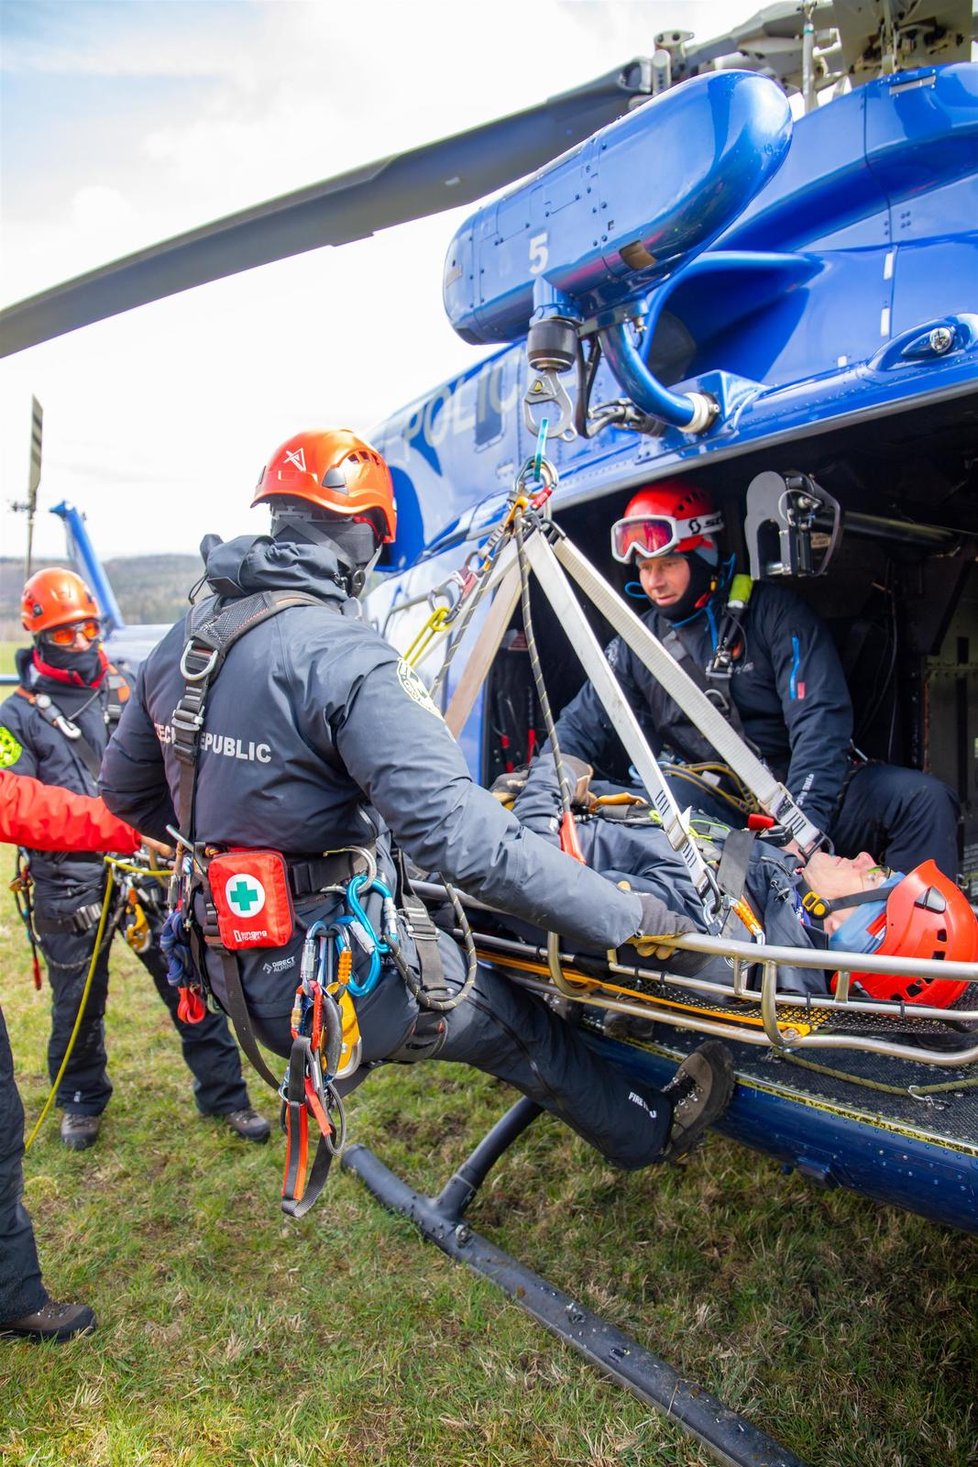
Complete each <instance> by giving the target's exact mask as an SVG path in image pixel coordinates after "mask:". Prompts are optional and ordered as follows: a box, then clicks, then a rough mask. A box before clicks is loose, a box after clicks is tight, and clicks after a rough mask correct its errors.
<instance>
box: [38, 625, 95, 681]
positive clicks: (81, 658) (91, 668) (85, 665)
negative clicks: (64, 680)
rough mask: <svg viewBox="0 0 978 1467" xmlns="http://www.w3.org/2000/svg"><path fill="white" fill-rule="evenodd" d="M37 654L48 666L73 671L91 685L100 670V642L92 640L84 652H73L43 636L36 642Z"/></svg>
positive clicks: (63, 670)
mask: <svg viewBox="0 0 978 1467" xmlns="http://www.w3.org/2000/svg"><path fill="white" fill-rule="evenodd" d="M35 645H36V647H37V655H38V656H39V657H40V659H41V661H42V662H46V663H47V664H48V666H49V667H56V668H57V669H58V671H59V672H74V673H77V675H78V676H79V677H80V678H81V680H82V682H83V683H88V684H89V685H92V684H93V683H94V682H95V681H96V679H97V678H98V677H99V675H100V673H101V672H102V654H101V644H100V643H99V642H93V643H92V645H91V646H90V647H88V648H86V650H85V651H84V652H73V651H72V649H71V648H70V647H53V646H52V645H51V644H50V642H47V641H45V639H44V637H40V638H38V640H37V642H36V644H35Z"/></svg>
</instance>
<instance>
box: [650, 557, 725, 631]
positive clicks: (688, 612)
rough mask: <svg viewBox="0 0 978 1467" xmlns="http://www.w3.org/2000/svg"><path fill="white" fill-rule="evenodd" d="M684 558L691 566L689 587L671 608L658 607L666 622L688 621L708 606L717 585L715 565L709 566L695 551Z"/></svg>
mask: <svg viewBox="0 0 978 1467" xmlns="http://www.w3.org/2000/svg"><path fill="white" fill-rule="evenodd" d="M684 558H685V561H686V564H687V565H688V566H689V585H688V586H687V587H686V590H685V592H684V593H683V595H682V596H680V598H679V600H678V601H675V602H673V604H672V605H671V606H657V607H656V610H657V611H658V613H659V615H660V616H664V617H665V619H666V621H686V620H687V619H688V618H689V617H691V616H692V615H693V613H694V612H696V611H698V610H699V609H700V607H701V606H705V605H706V603H707V601H708V600H709V599H710V594H711V592H712V591H713V589H714V587H715V584H716V579H717V574H718V572H717V568H716V566H715V565H707V563H706V561H705V560H704V559H703V557H702V556H701V555H697V553H696V551H695V550H692V551H689V552H688V553H687V554H686V555H685V557H684Z"/></svg>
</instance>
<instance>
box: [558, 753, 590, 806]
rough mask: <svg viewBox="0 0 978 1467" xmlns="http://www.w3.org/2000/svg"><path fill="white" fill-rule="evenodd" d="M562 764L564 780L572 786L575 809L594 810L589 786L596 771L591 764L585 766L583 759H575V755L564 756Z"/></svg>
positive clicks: (571, 792)
mask: <svg viewBox="0 0 978 1467" xmlns="http://www.w3.org/2000/svg"><path fill="white" fill-rule="evenodd" d="M560 762H561V765H562V767H563V771H564V778H565V779H566V781H567V783H568V785H569V786H570V796H571V804H572V805H573V807H574V808H575V809H584V810H590V809H592V808H593V806H594V803H595V801H594V796H593V795H592V793H591V791H590V788H589V786H590V784H591V776H592V775H593V774H594V770H593V769H592V768H591V766H590V764H585V762H584V760H583V759H575V758H574V755H573V754H564V755H563V757H562V759H561V761H560Z"/></svg>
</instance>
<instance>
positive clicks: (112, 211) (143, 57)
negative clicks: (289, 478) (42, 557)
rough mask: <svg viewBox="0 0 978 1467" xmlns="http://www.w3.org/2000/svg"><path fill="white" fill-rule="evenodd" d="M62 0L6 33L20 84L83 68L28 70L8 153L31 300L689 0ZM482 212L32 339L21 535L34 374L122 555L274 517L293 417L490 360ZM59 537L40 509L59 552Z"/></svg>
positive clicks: (21, 406) (348, 414) (573, 69)
mask: <svg viewBox="0 0 978 1467" xmlns="http://www.w3.org/2000/svg"><path fill="white" fill-rule="evenodd" d="M41 9H42V10H45V11H46V12H47V14H48V15H49V16H50V17H51V18H52V20H58V21H63V22H64V24H63V25H55V24H52V25H50V26H49V27H48V30H47V33H46V34H41V35H38V34H37V33H36V32H35V33H34V35H33V36H32V38H31V39H30V40H29V41H20V42H18V43H17V44H16V45H14V46H13V47H11V45H10V44H7V45H6V46H5V60H4V66H5V69H6V71H7V74H8V80H9V78H10V77H14V78H16V77H17V74H18V73H17V68H21V74H20V81H21V82H23V81H24V76H23V71H22V69H23V68H24V67H26V66H28V65H30V66H31V67H34V68H37V69H39V70H41V71H43V72H45V73H46V74H48V75H49V76H50V75H51V74H52V73H54V72H60V73H61V74H62V75H63V77H64V84H63V88H62V92H63V99H62V106H61V108H60V109H59V110H53V111H52V110H51V104H50V91H51V90H52V89H51V87H50V86H48V88H47V89H45V88H44V87H37V88H35V87H30V86H27V85H20V86H17V87H16V98H17V107H16V111H15V112H14V113H13V118H12V120H13V125H14V129H15V134H16V135H15V136H14V137H13V140H12V141H10V142H8V144H7V146H6V148H5V153H4V156H3V159H2V160H0V161H2V166H3V174H4V177H3V182H4V193H5V200H4V221H3V222H4V256H5V272H4V273H5V278H6V281H7V288H8V290H9V291H10V293H11V296H12V297H13V298H17V297H19V296H21V295H23V294H26V293H28V292H30V291H33V290H37V289H40V288H42V287H43V286H46V285H49V284H51V283H54V282H56V281H57V280H59V279H64V278H67V277H70V276H72V275H74V274H77V273H79V272H80V271H81V270H84V269H87V268H91V267H92V266H93V265H96V264H99V263H102V262H104V261H106V260H109V259H112V258H115V257H117V256H119V255H120V254H124V253H127V252H129V251H130V250H133V249H135V248H138V247H141V246H142V245H144V244H147V243H150V242H152V241H154V240H156V239H161V238H166V237H169V236H170V235H172V234H174V233H178V232H180V231H181V230H184V229H186V228H190V227H192V226H194V225H196V224H200V223H203V222H205V221H207V220H209V219H213V218H215V217H218V216H220V215H221V214H223V213H226V212H229V211H232V210H234V209H237V208H241V207H244V206H246V205H248V204H251V203H254V202H256V201H257V200H259V199H262V198H265V197H270V196H274V195H277V194H280V193H282V192H285V191H288V190H291V189H293V188H297V187H301V186H304V185H306V184H309V183H311V182H314V181H316V180H318V179H320V178H322V177H325V176H329V175H331V174H333V173H335V172H338V171H342V170H345V169H347V168H350V167H352V166H354V165H356V164H359V163H362V162H365V161H367V160H370V159H373V158H376V157H381V156H384V155H386V154H388V153H390V152H392V151H399V150H401V149H404V148H407V147H410V146H413V145H415V144H418V143H420V142H423V141H426V140H428V139H431V138H435V137H438V136H443V135H445V134H446V133H449V132H453V131H457V130H460V129H462V128H465V127H469V126H473V125H475V124H477V123H480V122H483V121H486V120H488V119H490V118H491V117H493V116H496V115H499V114H501V113H503V112H508V111H513V110H517V109H519V108H521V107H523V106H527V105H530V104H532V103H533V102H534V101H536V100H538V99H539V98H540V97H541V96H544V95H552V94H554V93H556V92H559V91H563V90H566V89H567V88H569V87H571V86H574V85H577V84H579V83H581V82H583V81H585V80H587V79H588V78H590V77H592V76H595V75H598V74H600V73H601V72H603V71H606V70H609V69H610V68H611V67H612V66H613V65H615V64H617V63H619V62H621V61H624V60H626V59H628V58H630V57H631V56H632V55H635V54H637V53H640V52H646V53H647V52H649V51H651V49H652V44H653V35H654V32H655V31H656V30H658V29H661V28H662V27H663V26H665V25H667V24H670V23H675V18H676V14H677V11H682V12H683V13H688V12H689V10H690V7H689V6H685V7H683V6H681V5H678V6H671V5H651V4H644V3H636V4H621V3H606V4H600V5H595V4H591V3H570V4H568V3H564V4H560V3H556V0H534V3H533V5H532V6H531V5H527V4H525V3H516V0H496V3H495V4H494V5H493V6H476V5H474V4H469V5H459V4H457V3H444V4H438V3H432V0H417V3H415V4H413V5H395V4H392V3H391V4H380V3H361V4H357V5H355V6H348V5H343V6H341V5H339V4H317V3H307V0H274V3H262V4H257V3H255V4H252V3H240V4H231V5H228V4H219V5H212V4H210V3H194V4H192V5H189V6H187V5H184V4H183V3H180V0H177V3H156V0H143V3H142V4H140V5H113V6H111V7H108V10H109V11H110V13H111V17H112V19H113V21H114V23H113V24H112V25H106V23H105V19H104V15H105V10H106V7H103V6H99V5H94V6H90V5H88V4H87V3H72V0H67V3H64V0H57V3H55V4H53V5H48V6H46V7H41ZM697 10H698V11H699V13H700V16H699V18H698V21H697V25H696V27H695V28H697V29H699V30H700V33H701V34H703V35H707V34H715V33H716V32H717V30H718V29H719V28H720V27H721V26H722V24H723V23H724V21H723V17H724V15H725V14H726V7H725V6H724V5H722V4H720V3H711V4H710V5H708V6H700V7H697ZM706 12H710V13H711V14H712V16H713V24H712V25H711V24H710V23H709V16H708V15H707V14H706ZM86 17H87V18H88V19H89V21H90V28H89V30H88V31H87V32H86V31H85V27H84V24H83V22H84V21H85V19H86ZM700 19H702V24H700V23H699V20H700ZM688 28H690V29H693V28H694V26H692V25H689V26H688ZM59 31H65V33H66V34H67V35H68V36H69V39H70V44H68V43H63V42H62V40H60V39H58V35H59ZM79 78H81V82H80V83H79ZM187 78H189V80H187ZM86 79H87V80H86ZM69 83H70V85H69ZM76 84H78V85H76ZM12 105H13V104H11V106H12ZM116 108H118V109H119V115H118V117H117V116H116V110H115V109H116ZM74 109H77V110H74ZM107 117H108V118H109V119H110V122H107V121H106V118H107ZM110 123H111V125H110ZM8 131H9V129H8ZM28 162H29V164H30V167H29V169H28V168H27V164H28ZM28 173H29V175H30V176H29V177H28V176H27V175H28ZM466 212H467V210H462V211H456V213H455V214H454V215H451V214H446V215H442V216H441V217H440V218H435V219H428V220H422V221H419V222H417V223H415V224H411V225H406V226H401V227H400V228H398V229H397V230H393V231H388V232H385V233H384V234H382V235H379V236H377V237H376V238H374V239H371V240H365V241H362V242H359V243H357V244H355V245H351V246H346V247H344V248H343V249H326V250H319V251H316V252H314V253H313V254H309V255H305V256H301V257H297V258H296V259H294V260H291V261H283V262H281V263H280V264H276V265H271V266H266V267H265V268H263V269H262V270H259V271H252V272H249V273H248V274H246V275H242V276H238V277H235V278H231V279H228V280H225V281H222V282H218V283H216V284H214V285H211V286H205V287H201V288H200V289H198V290H194V291H190V292H187V293H186V294H184V295H182V296H177V297H173V298H172V299H170V300H169V301H163V302H159V303H157V304H155V305H152V306H148V307H144V308H143V309H142V310H139V311H136V312H132V313H129V314H128V315H126V316H121V317H116V318H114V319H112V320H109V321H105V322H102V323H100V324H98V325H96V326H93V327H89V328H86V329H84V330H82V331H78V332H75V333H73V334H71V335H69V336H66V337H63V338H61V339H60V340H57V341H52V342H49V343H46V344H45V345H43V346H39V347H36V348H34V349H32V350H31V351H28V352H24V353H21V354H20V355H19V356H17V357H14V358H9V359H8V360H7V361H6V362H5V363H3V364H2V365H0V472H2V482H3V489H2V492H0V499H2V501H3V510H4V515H3V538H4V548H5V553H16V551H17V550H19V547H20V544H21V542H22V535H23V530H22V526H21V525H20V524H19V523H18V522H17V521H16V520H15V519H14V518H13V517H12V516H11V515H10V514H9V513H8V512H7V511H6V504H7V501H8V500H9V499H11V498H13V497H15V496H17V497H22V495H23V486H24V481H25V480H26V472H27V437H28V427H29V419H30V398H31V394H32V393H34V394H35V395H36V396H37V397H38V398H39V400H40V401H41V402H42V404H43V406H44V409H45V440H44V442H45V449H44V475H43V481H42V496H41V498H42V505H49V504H51V503H56V502H57V501H58V500H60V499H62V498H65V497H67V498H69V499H72V500H73V501H75V502H77V503H78V504H79V506H80V507H81V508H83V509H84V510H85V511H86V513H87V515H88V520H89V524H90V526H91V528H92V531H93V534H94V536H95V538H96V543H97V544H98V546H99V548H100V549H101V551H102V553H103V554H106V555H112V554H119V553H126V552H127V551H131V552H142V551H147V550H153V549H156V550H188V549H193V548H195V547H196V544H197V542H198V541H199V539H200V536H201V535H202V534H203V533H204V531H205V530H211V529H217V530H220V531H221V532H222V533H225V534H230V533H240V532H243V531H245V530H247V529H249V528H254V527H255V526H254V520H253V517H251V516H249V514H248V510H247V508H246V506H247V503H248V499H249V497H250V490H251V487H252V485H253V483H254V481H255V479H256V477H257V473H258V469H259V467H260V464H261V462H262V460H263V459H264V457H266V456H267V455H268V454H269V453H270V452H271V450H272V449H273V448H274V447H275V446H276V445H277V444H278V443H279V442H280V441H281V440H282V439H283V438H285V437H286V436H287V435H288V434H289V433H290V432H292V431H294V430H295V429H296V428H297V427H300V426H305V425H312V424H316V423H321V424H328V423H330V422H335V421H345V422H347V423H349V425H350V426H352V427H354V428H358V429H360V430H366V429H368V428H369V427H370V426H371V425H372V424H374V423H375V422H376V421H377V420H378V419H379V418H381V417H382V416H385V415H387V414H388V413H390V412H392V411H393V410H395V409H396V408H397V407H398V406H400V405H402V404H404V403H405V402H407V401H409V400H411V399H412V398H414V397H416V396H418V395H419V394H420V393H422V392H424V391H426V390H427V389H429V388H433V387H435V386H436V385H437V384H438V383H439V382H440V381H442V380H443V379H445V378H446V377H448V376H451V375H452V374H454V373H455V372H457V371H459V370H461V369H462V368H463V367H465V366H467V365H469V364H471V363H472V362H474V361H475V360H477V359H478V353H476V352H474V351H473V350H472V349H471V348H469V347H466V346H465V345H464V344H463V343H461V342H460V341H459V340H458V339H457V338H456V337H455V336H454V334H453V333H452V331H451V330H450V328H449V326H448V325H447V323H446V321H445V318H444V314H443V311H442V306H441V271H442V262H443V259H444V252H445V249H446V247H447V244H448V241H449V239H450V238H451V236H452V234H453V232H454V230H455V228H456V227H457V226H458V224H459V223H460V222H461V219H462V218H463V217H464V215H465V213H466ZM49 526H50V527H49ZM62 543H63V542H62V538H61V534H60V529H59V527H58V525H57V524H56V522H55V521H54V520H53V519H51V517H49V516H46V515H43V514H42V515H41V516H40V518H39V523H38V530H37V544H38V549H39V553H55V554H57V553H60V552H61V547H62Z"/></svg>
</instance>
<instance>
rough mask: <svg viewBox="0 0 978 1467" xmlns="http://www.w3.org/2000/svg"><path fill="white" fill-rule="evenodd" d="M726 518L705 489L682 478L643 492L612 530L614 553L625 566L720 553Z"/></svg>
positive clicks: (667, 480) (634, 499)
mask: <svg viewBox="0 0 978 1467" xmlns="http://www.w3.org/2000/svg"><path fill="white" fill-rule="evenodd" d="M722 529H723V515H722V514H721V513H720V511H719V510H718V509H717V507H716V505H715V504H714V502H713V500H712V499H711V498H710V496H709V494H707V493H706V491H705V490H703V489H699V488H697V486H696V485H695V484H686V483H683V481H682V480H681V479H665V480H663V481H662V482H661V483H658V484H655V485H653V486H651V487H650V488H648V489H640V490H639V492H638V493H637V494H636V495H634V496H633V497H632V498H631V499H630V500H629V502H628V504H627V506H626V508H625V513H624V515H623V516H622V518H621V519H620V520H616V522H615V523H614V524H613V525H612V527H611V553H612V555H613V556H614V557H615V559H616V560H618V561H621V563H622V564H623V565H628V564H629V563H630V562H631V561H633V560H635V559H641V560H647V559H650V558H651V557H653V556H659V555H684V554H685V553H686V552H687V551H690V550H699V549H701V548H702V549H707V550H716V540H715V538H714V537H715V536H716V535H717V534H719V532H720V531H721V530H722Z"/></svg>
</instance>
